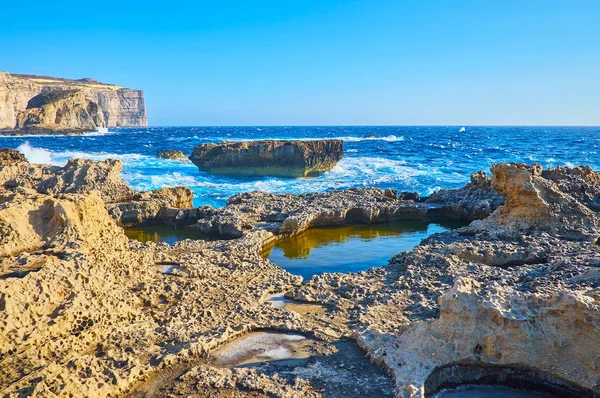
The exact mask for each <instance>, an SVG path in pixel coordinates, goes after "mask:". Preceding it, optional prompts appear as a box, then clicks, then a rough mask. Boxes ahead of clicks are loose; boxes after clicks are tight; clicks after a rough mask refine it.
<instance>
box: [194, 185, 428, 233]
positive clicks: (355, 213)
mask: <svg viewBox="0 0 600 398" xmlns="http://www.w3.org/2000/svg"><path fill="white" fill-rule="evenodd" d="M427 210H428V209H427V207H426V206H415V205H414V204H413V203H412V201H411V202H409V201H403V200H400V199H397V198H396V197H395V196H394V195H392V194H391V192H390V191H387V193H386V191H384V190H382V189H378V188H356V189H348V190H345V191H329V192H321V193H310V194H304V195H293V194H271V193H267V192H262V191H254V192H247V193H243V194H238V195H234V196H232V197H231V198H229V200H228V201H227V207H225V208H221V209H213V208H211V207H205V208H200V209H198V213H197V217H198V222H197V224H196V225H195V227H197V228H199V229H200V230H202V231H204V232H206V233H207V234H213V235H218V236H221V237H240V236H242V235H243V234H244V233H245V232H246V231H250V230H252V229H253V228H261V229H266V230H268V231H270V232H272V233H274V234H275V235H278V236H293V235H297V234H299V233H302V232H304V231H305V230H306V229H307V228H310V227H318V226H327V225H344V224H352V223H363V224H371V223H377V222H391V221H397V220H425V219H427V217H428V216H427Z"/></svg>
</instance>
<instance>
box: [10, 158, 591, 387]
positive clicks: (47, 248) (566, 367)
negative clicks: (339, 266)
mask: <svg viewBox="0 0 600 398" xmlns="http://www.w3.org/2000/svg"><path fill="white" fill-rule="evenodd" d="M120 168H121V164H120V162H118V161H115V160H107V161H104V162H92V161H87V160H82V159H73V160H71V161H69V163H68V164H67V165H66V166H64V167H55V166H46V165H32V164H29V163H28V162H27V161H26V160H25V159H24V158H22V157H21V156H19V154H18V153H15V152H14V151H13V152H10V151H0V183H1V185H2V189H1V192H0V225H1V228H0V256H1V259H0V363H1V364H2V367H0V391H1V392H2V395H6V396H11V397H12V396H15V397H17V396H69V395H72V396H180V395H194V394H195V395H194V396H198V397H208V396H217V397H218V396H235V397H246V396H248V397H266V396H279V397H318V396H322V391H324V390H323V389H322V388H320V387H319V385H318V383H315V382H313V381H311V380H312V379H311V377H309V375H305V376H306V377H304V376H298V377H296V376H295V377H294V378H286V377H284V376H283V375H275V374H273V373H269V372H268V371H266V370H265V369H264V368H261V367H258V368H256V367H233V368H228V367H222V366H216V365H215V364H214V363H211V361H210V359H209V357H210V355H211V354H212V353H214V352H215V350H216V349H217V348H218V347H220V346H222V345H223V344H225V343H227V342H230V341H231V340H232V339H234V338H236V337H239V336H242V335H244V334H247V333H249V332H253V331H261V330H276V331H279V332H294V333H297V334H301V335H303V336H308V337H310V338H311V339H313V340H314V341H315V342H316V343H314V347H315V348H312V349H314V350H317V351H319V352H326V351H328V350H334V351H335V350H336V348H335V347H333V346H332V344H333V342H334V341H336V340H337V339H340V338H342V339H349V340H352V341H355V342H356V343H358V345H360V347H361V348H362V349H363V350H364V352H366V353H367V354H368V356H369V358H370V359H371V361H373V362H374V363H375V364H377V365H378V366H381V367H382V369H384V370H385V371H386V372H387V373H388V374H389V376H390V377H391V379H392V381H393V384H394V385H395V389H394V391H390V393H393V394H395V395H397V396H399V397H425V396H432V395H433V394H434V393H436V392H437V391H439V390H440V389H442V388H447V387H453V386H456V385H460V384H464V383H485V384H494V383H500V384H505V385H513V386H517V387H527V388H535V389H542V390H545V391H550V392H552V393H554V394H562V395H563V396H578V395H581V396H596V395H598V394H600V348H599V347H600V291H599V290H598V289H599V286H600V272H598V270H599V265H600V262H599V258H600V249H599V248H598V246H597V244H596V242H597V240H598V237H599V236H600V219H599V214H598V211H599V209H600V207H599V206H600V205H599V203H600V200H599V198H600V184H598V182H599V181H600V175H599V174H598V173H596V172H595V171H593V170H591V169H590V168H588V167H578V168H560V167H559V168H556V169H550V170H543V169H542V168H541V167H540V166H538V165H522V164H498V165H495V166H493V167H492V169H491V172H492V177H491V178H489V177H488V176H487V175H486V174H485V173H483V172H479V173H475V174H474V175H473V176H472V179H471V182H470V183H469V184H467V185H466V186H465V187H463V188H461V189H458V190H454V191H442V192H438V193H436V194H434V195H432V196H431V197H429V198H425V199H418V198H417V197H415V196H411V195H407V194H400V195H398V193H397V192H395V191H393V190H380V189H375V188H361V189H353V190H346V191H332V192H327V193H314V194H306V195H273V194H267V193H264V192H250V193H242V194H239V195H236V196H234V197H232V198H230V199H229V201H228V203H227V206H226V207H224V208H219V209H215V208H211V207H200V208H196V209H194V208H192V205H191V199H192V193H191V191H189V190H187V188H172V189H163V190H160V191H153V192H134V191H133V190H131V189H130V188H129V187H128V186H127V185H126V184H125V183H124V182H123V181H122V180H121V179H120V176H119V173H120ZM407 198H411V200H408V199H407ZM448 218H450V219H462V220H469V221H471V220H474V221H473V222H472V223H471V224H470V225H469V226H467V227H464V228H461V229H458V230H455V231H450V232H445V233H441V234H435V235H432V236H431V237H429V238H428V239H426V240H425V241H423V242H422V243H421V244H420V245H419V246H417V247H415V248H414V249H413V250H411V251H409V252H403V253H399V254H398V255H396V256H395V257H394V258H392V259H391V260H390V262H389V264H388V265H387V266H385V267H380V268H373V269H371V270H368V271H365V272H360V273H352V274H342V273H336V274H322V275H318V276H315V277H313V278H312V279H311V280H309V281H305V283H304V284H303V283H302V282H303V281H302V278H301V277H299V276H294V275H291V274H289V273H287V272H286V271H284V270H282V269H281V268H279V267H277V266H275V265H274V264H272V263H270V262H269V261H268V260H267V259H264V258H262V257H261V256H260V252H261V250H262V248H263V246H264V245H265V244H267V243H269V242H272V241H274V240H277V239H280V238H283V237H286V236H291V235H295V234H299V233H301V232H302V231H304V230H306V229H307V228H311V227H315V226H326V225H340V224H345V223H375V222H390V221H394V220H430V221H435V220H439V219H448ZM149 223H159V224H173V225H177V226H179V227H184V226H185V227H188V228H199V229H200V230H202V231H204V232H206V233H209V234H212V235H215V236H217V237H219V238H221V239H222V240H215V241H200V240H196V241H192V240H184V241H181V242H178V243H176V244H174V245H172V246H170V245H167V244H156V243H152V242H148V243H140V242H137V241H133V240H129V239H128V238H127V237H126V236H125V234H124V232H123V229H122V227H121V226H129V225H143V224H149ZM225 238H227V240H224V239H225ZM356 255H357V256H359V255H360V253H356ZM164 267H167V268H168V269H169V270H170V271H169V272H167V273H165V272H164ZM273 293H285V295H286V297H288V298H290V299H295V300H297V302H298V303H299V304H300V303H310V304H311V305H313V307H315V308H317V307H318V308H320V310H311V311H302V310H298V309H294V307H293V306H289V307H284V308H278V307H277V306H274V305H272V304H271V303H270V302H268V301H267V300H268V298H269V297H270V296H271V295H272V294H273ZM332 382H333V381H332ZM382 385H385V383H383V384H382ZM325 396H327V394H325Z"/></svg>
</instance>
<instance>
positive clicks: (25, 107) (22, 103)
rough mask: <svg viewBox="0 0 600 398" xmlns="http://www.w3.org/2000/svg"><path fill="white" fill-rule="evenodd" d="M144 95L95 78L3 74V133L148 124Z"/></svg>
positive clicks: (0, 119)
mask: <svg viewBox="0 0 600 398" xmlns="http://www.w3.org/2000/svg"><path fill="white" fill-rule="evenodd" d="M147 124H148V120H147V117H146V108H145V104H144V93H143V92H142V91H140V90H131V89H127V88H121V87H119V86H115V85H110V84H104V83H100V82H97V81H95V80H93V79H80V80H70V79H60V78H55V77H48V76H32V75H18V74H9V73H6V72H0V133H2V134H6V133H9V134H14V133H16V134H19V133H22V132H24V131H25V132H27V133H30V134H38V133H39V134H44V133H48V132H50V133H52V132H53V131H56V132H60V133H65V132H81V131H89V130H95V129H96V128H97V127H125V126H147Z"/></svg>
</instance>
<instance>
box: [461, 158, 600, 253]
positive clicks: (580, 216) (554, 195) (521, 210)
mask: <svg viewBox="0 0 600 398" xmlns="http://www.w3.org/2000/svg"><path fill="white" fill-rule="evenodd" d="M542 171H543V169H542V167H541V166H540V165H535V164H534V165H531V166H528V165H524V164H515V163H500V164H497V165H494V166H493V167H492V174H493V178H492V184H493V186H494V188H495V189H496V190H497V191H498V192H500V193H502V194H503V195H504V196H505V197H506V203H505V204H504V205H503V206H501V207H499V208H498V209H497V210H496V211H495V212H494V213H493V214H492V215H491V216H490V217H489V218H488V219H486V220H485V221H482V222H479V223H476V224H474V226H473V227H474V228H475V229H477V228H480V229H487V230H489V231H491V232H493V230H494V228H495V227H496V226H501V227H502V230H503V231H504V232H511V233H520V234H524V233H532V232H534V231H537V232H541V231H544V232H548V233H551V234H555V235H559V236H562V237H565V238H569V239H583V240H589V241H596V240H597V239H598V237H599V236H600V218H599V217H598V215H597V214H596V213H595V212H594V211H593V210H592V209H590V208H589V207H587V206H586V203H587V204H592V206H593V199H591V198H590V195H589V194H585V192H586V191H585V189H586V187H589V186H592V187H594V188H592V190H590V192H591V193H593V192H594V191H593V189H597V188H595V182H596V181H597V180H598V176H597V174H596V173H589V172H586V173H583V174H582V173H581V171H582V170H575V171H573V170H572V169H569V168H561V169H554V170H552V169H551V170H548V171H547V172H546V173H545V175H546V176H551V177H552V179H547V178H545V176H544V173H543V172H542ZM554 180H556V181H558V182H559V183H560V185H558V184H557V183H555V182H554ZM574 186H577V189H575V188H574ZM572 194H574V195H572ZM578 198H581V199H582V200H584V201H585V202H584V203H582V202H580V201H579V200H578Z"/></svg>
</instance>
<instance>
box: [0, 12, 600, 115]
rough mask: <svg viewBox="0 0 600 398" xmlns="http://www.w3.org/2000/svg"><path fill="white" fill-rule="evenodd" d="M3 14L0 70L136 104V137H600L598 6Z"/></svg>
mask: <svg viewBox="0 0 600 398" xmlns="http://www.w3.org/2000/svg"><path fill="white" fill-rule="evenodd" d="M31 10H34V11H31ZM2 14H3V15H4V17H3V18H2V24H0V37H1V38H2V39H1V40H0V70H3V71H7V72H13V73H27V74H42V75H50V76H57V77H67V78H82V77H92V78H95V79H97V80H99V81H103V82H107V83H114V84H118V85H121V86H124V87H130V88H136V89H142V90H144V91H145V97H146V106H147V112H148V120H149V124H150V125H156V126H158V125H162V126H190V125H201V126H208V125H595V126H598V125H600V23H599V22H598V21H600V1H598V0H592V1H588V0H571V1H566V0H561V1H555V0H545V1H538V0H527V1H516V0H503V1H495V0H477V1H466V0H395V1H384V0H369V1H334V0H320V1H317V0H299V1H295V0H294V1H291V0H287V1H286V0H279V1H260V0H255V1H226V0H222V1H210V2H208V1H193V2H186V1H171V2H168V1H164V0H163V1H151V0H146V1H135V0H133V1H132V0H120V1H114V0H104V1H102V2H82V1H80V0H79V1H64V0H54V1H51V2H49V1H41V0H34V1H29V2H18V1H8V2H5V3H4V4H2ZM8 16H14V17H8Z"/></svg>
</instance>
